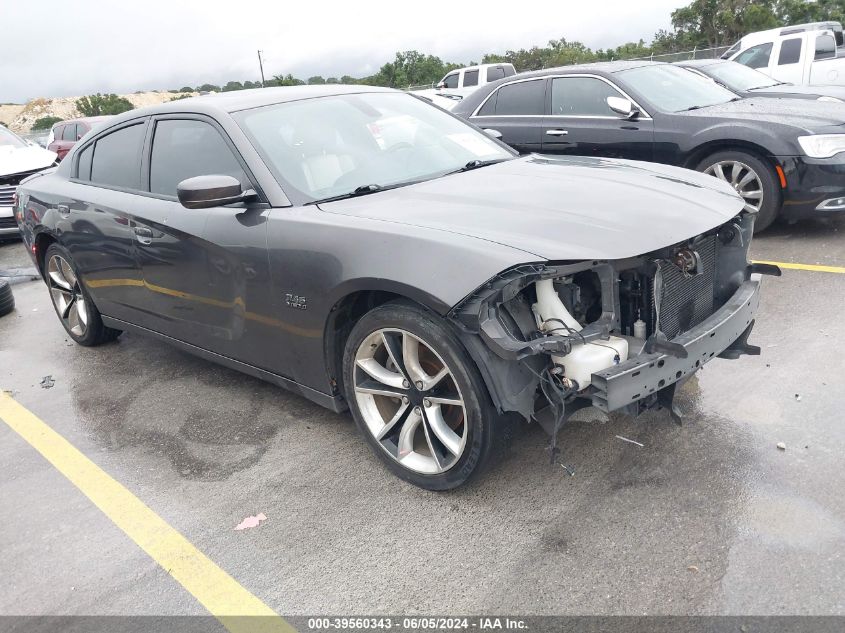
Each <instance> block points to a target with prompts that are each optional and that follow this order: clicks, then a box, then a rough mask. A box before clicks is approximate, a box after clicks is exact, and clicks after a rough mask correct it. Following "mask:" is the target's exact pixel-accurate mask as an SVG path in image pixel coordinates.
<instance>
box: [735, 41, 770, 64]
mask: <svg viewBox="0 0 845 633" xmlns="http://www.w3.org/2000/svg"><path fill="white" fill-rule="evenodd" d="M771 55H772V43H771V42H766V43H765V44H758V45H757V46H752V47H751V48H749V49H747V50H744V51H742V52H741V53H740V54H739V55H737V58H736V61H738V62H739V63H740V64H745V65H746V66H748V67H749V68H765V67H766V66H768V65H769V57H771Z"/></svg>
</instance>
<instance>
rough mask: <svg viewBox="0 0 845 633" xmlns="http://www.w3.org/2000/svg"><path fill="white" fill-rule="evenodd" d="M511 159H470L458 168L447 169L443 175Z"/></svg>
mask: <svg viewBox="0 0 845 633" xmlns="http://www.w3.org/2000/svg"><path fill="white" fill-rule="evenodd" d="M508 160H512V157H511V158H493V159H490V160H478V159H475V160H471V161H469V162H468V163H467V164H466V165H464V166H463V167H461V168H460V169H456V170H454V171H447V172H446V173H445V174H444V176H448V175H449V174H460V173H462V172H465V171H472V170H473V169H478V168H479V167H487V165H495V164H496V163H503V162H505V161H508Z"/></svg>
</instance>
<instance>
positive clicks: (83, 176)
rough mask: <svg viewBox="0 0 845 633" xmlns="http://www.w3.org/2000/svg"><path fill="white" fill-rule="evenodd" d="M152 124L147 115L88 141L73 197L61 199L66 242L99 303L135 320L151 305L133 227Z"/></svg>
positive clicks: (75, 170) (78, 160) (140, 206)
mask: <svg viewBox="0 0 845 633" xmlns="http://www.w3.org/2000/svg"><path fill="white" fill-rule="evenodd" d="M73 127H75V125H74V126H73ZM146 129H147V119H146V118H141V119H135V120H132V121H128V122H126V123H125V124H123V125H121V126H119V127H116V128H114V129H113V130H109V131H108V133H106V134H104V135H102V136H99V137H97V138H96V139H95V140H93V141H91V142H89V143H87V144H86V145H85V146H84V147H83V148H82V149H81V150H80V151H79V152H77V153H76V154H75V156H74V165H73V166H72V167H71V178H70V182H69V186H68V188H67V191H68V197H67V198H66V199H64V200H58V201H57V204H56V210H57V212H58V214H59V217H60V218H61V219H60V221H59V224H58V225H57V229H58V230H59V231H60V233H61V241H62V244H64V246H65V247H66V248H68V250H70V252H71V255H73V259H74V261H75V262H76V264H77V265H78V266H79V268H80V271H81V272H82V274H83V281H84V282H85V284H86V286H87V288H88V290H89V291H90V292H91V295H92V296H93V298H94V301H95V303H96V304H97V307H98V308H99V309H100V311H101V312H102V313H103V314H105V315H108V316H111V317H115V318H117V319H123V320H125V321H129V322H133V323H135V322H143V321H144V318H145V314H146V310H147V306H146V301H145V292H144V288H143V280H142V278H141V271H140V267H139V265H138V260H137V253H136V251H135V234H134V232H133V226H134V223H135V217H136V216H138V215H139V214H143V210H144V203H145V200H146V197H145V196H144V195H143V192H142V191H141V151H142V148H143V145H144V137H145V135H146Z"/></svg>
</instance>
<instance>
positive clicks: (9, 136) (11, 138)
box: [0, 126, 26, 147]
mask: <svg viewBox="0 0 845 633" xmlns="http://www.w3.org/2000/svg"><path fill="white" fill-rule="evenodd" d="M4 145H10V146H11V147H26V142H25V141H24V140H23V139H22V138H21V137H19V136H18V135H17V134H15V133H14V132H11V131H9V130H7V129H6V128H4V127H2V126H0V147H2V146H4Z"/></svg>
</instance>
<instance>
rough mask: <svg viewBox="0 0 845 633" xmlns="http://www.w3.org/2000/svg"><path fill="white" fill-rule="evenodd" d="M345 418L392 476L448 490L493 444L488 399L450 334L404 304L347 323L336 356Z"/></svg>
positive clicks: (477, 465)
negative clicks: (345, 338)
mask: <svg viewBox="0 0 845 633" xmlns="http://www.w3.org/2000/svg"><path fill="white" fill-rule="evenodd" d="M343 370H344V371H343V381H344V386H345V391H346V398H347V400H348V402H349V407H350V409H351V411H352V415H353V417H354V418H355V423H356V424H357V426H358V428H359V429H360V431H361V432H362V433H363V435H364V437H365V438H366V440H367V442H368V443H369V444H370V446H371V447H372V448H373V450H374V451H375V453H376V454H377V455H378V456H379V458H380V459H381V460H382V461H383V462H384V463H385V464H386V465H387V467H388V468H389V469H390V470H391V471H392V472H393V473H395V474H396V475H398V476H399V477H401V478H402V479H405V480H406V481H409V482H411V483H413V484H415V485H417V486H420V487H422V488H427V489H429V490H447V489H450V488H455V487H457V486H460V485H461V484H463V483H465V482H466V481H467V480H469V479H470V477H472V476H473V475H475V474H476V473H478V472H479V471H480V470H481V469H482V467H483V466H484V464H485V462H486V461H487V458H488V457H489V454H490V448H491V446H492V443H493V433H494V426H493V420H492V418H493V415H492V405H491V403H490V397H489V395H488V394H487V391H486V388H485V386H484V383H483V381H482V380H481V377H480V375H479V374H478V369H477V368H476V366H475V364H474V363H473V362H472V360H471V359H470V358H469V356H468V354H467V353H466V351H465V350H464V348H463V346H462V345H461V343H460V342H459V341H458V340H457V338H456V337H455V335H454V334H453V333H452V332H451V331H450V330H448V329H447V327H446V326H445V325H444V324H443V323H442V322H441V321H440V320H439V318H438V317H436V316H433V315H431V314H429V313H427V312H425V311H424V310H422V309H421V308H419V307H417V306H415V305H413V304H411V303H404V302H402V303H389V304H385V305H383V306H380V307H378V308H375V309H374V310H373V311H371V312H369V313H368V314H366V315H365V316H364V317H362V318H361V320H360V321H358V323H357V324H356V325H355V326H354V327H353V328H352V331H351V333H350V335H349V339H348V341H347V344H346V349H345V353H344V361H343Z"/></svg>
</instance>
